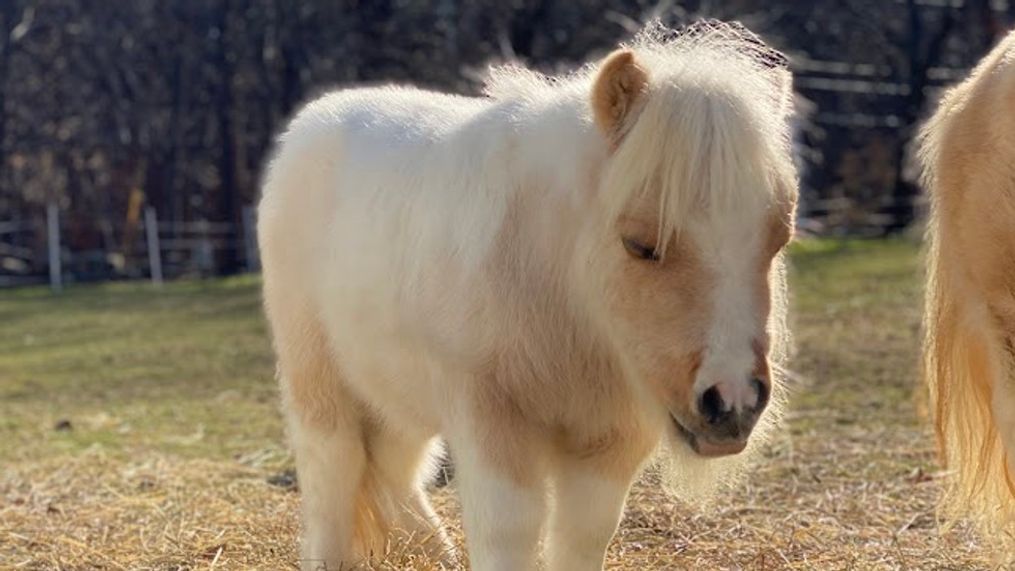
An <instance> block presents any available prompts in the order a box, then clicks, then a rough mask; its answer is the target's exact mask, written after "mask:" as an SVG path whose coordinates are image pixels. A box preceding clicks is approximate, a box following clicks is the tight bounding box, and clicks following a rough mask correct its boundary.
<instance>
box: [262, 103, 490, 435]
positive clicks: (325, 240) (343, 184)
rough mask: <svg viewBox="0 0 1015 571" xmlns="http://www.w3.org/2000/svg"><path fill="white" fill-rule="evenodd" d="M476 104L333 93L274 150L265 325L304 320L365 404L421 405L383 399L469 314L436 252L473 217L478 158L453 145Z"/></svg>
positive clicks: (265, 219) (451, 268) (265, 223)
mask: <svg viewBox="0 0 1015 571" xmlns="http://www.w3.org/2000/svg"><path fill="white" fill-rule="evenodd" d="M488 106H489V105H488V103H487V102H486V100H482V99H469V98H464V97H457V96H451V95H443V94H434V93H428V92H421V91H417V90H409V89H397V88H376V89H356V90H349V91H340V92H336V93H333V94H330V95H327V96H325V97H323V98H321V99H319V100H317V101H314V102H311V103H310V104H309V105H307V106H306V107H305V108H304V109H303V110H302V111H301V112H300V113H299V114H297V116H296V117H295V118H294V119H293V121H292V123H291V125H290V127H289V129H288V130H287V131H286V132H285V134H284V135H283V136H282V137H281V138H280V144H279V147H278V150H277V154H276V156H275V158H274V160H273V161H272V163H271V166H270V167H269V169H268V171H267V173H266V177H265V183H264V188H263V195H262V199H261V204H260V207H259V213H258V214H259V221H258V233H259V236H258V237H259V241H260V245H261V249H262V265H263V272H264V286H265V299H266V306H267V310H268V316H269V320H271V321H272V322H273V326H274V323H275V322H276V321H285V320H287V319H289V317H288V315H292V314H294V313H297V312H304V313H306V314H308V315H309V316H311V318H312V319H313V320H314V322H315V326H319V327H320V328H321V329H322V330H323V331H324V332H325V333H326V336H327V338H328V340H329V343H330V350H331V353H332V354H333V355H334V357H336V358H337V359H338V360H339V361H340V362H341V367H342V369H343V370H344V371H345V376H347V377H349V378H347V379H346V380H347V382H349V383H351V384H353V385H357V386H358V387H359V390H360V391H361V395H362V396H363V398H364V400H367V401H369V402H390V403H394V402H400V401H406V400H407V401H409V402H417V403H421V402H422V401H423V400H424V398H425V397H423V395H422V394H420V393H417V394H416V396H415V397H414V399H396V398H393V397H390V394H393V393H394V391H395V390H396V387H397V386H398V385H399V384H400V383H404V382H405V379H404V378H399V377H407V376H414V377H417V381H419V379H418V377H420V371H422V370H425V369H426V368H427V367H429V366H430V364H429V363H428V362H427V359H428V354H429V353H430V352H432V348H433V345H434V344H436V343H438V342H439V341H436V340H435V339H439V338H444V339H446V338H447V335H451V336H453V337H455V338H458V337H459V334H458V333H457V331H459V330H460V329H461V327H459V325H461V324H460V323H459V322H457V321H456V317H455V315H452V314H453V313H463V314H464V313H465V312H466V311H467V309H466V306H467V305H468V304H467V303H466V301H465V300H463V299H462V295H461V292H462V291H464V290H466V289H468V287H467V286H466V285H464V283H463V279H464V278H462V279H459V278H461V276H463V275H464V273H463V272H461V271H459V270H460V268H456V266H455V264H453V263H452V262H450V261H449V260H448V252H449V251H450V250H451V249H454V248H455V247H456V242H461V241H462V240H459V239H458V237H456V236H455V235H454V233H455V232H457V231H459V230H458V229H460V228H463V227H469V226H470V224H469V223H468V221H467V220H458V223H454V222H455V220H453V219H454V218H455V216H459V217H460V218H475V211H482V210H483V208H477V207H475V205H474V201H473V202H471V203H470V201H467V200H466V201H463V200H460V197H461V196H462V195H463V193H467V192H468V190H469V188H470V184H476V180H477V177H479V176H480V174H479V173H481V171H480V170H478V169H474V168H473V167H471V166H469V165H470V164H471V163H472V162H473V161H471V160H470V157H472V156H475V155H477V154H480V153H481V152H483V151H481V150H480V151H477V149H476V146H477V145H475V144H473V145H469V144H463V138H464V139H468V138H469V137H471V136H472V135H471V134H470V132H472V131H475V129H474V128H473V126H472V125H473V124H474V123H475V122H476V121H475V120H474V119H475V118H476V115H477V114H479V113H482V112H483V110H484V109H486V108H488ZM463 131H466V132H467V133H466V134H465V135H463V134H462V132H463ZM480 138H481V139H484V140H485V139H489V138H488V137H480ZM470 153H471V154H470ZM470 173H471V174H470ZM463 203H470V204H473V206H469V208H471V209H472V210H470V211H469V212H468V213H465V214H463V211H462V204H463ZM476 241H479V239H478V238H477V240H476ZM456 276H457V277H456ZM469 279H472V278H469ZM448 308H452V309H453V310H454V311H452V310H449V309H448ZM458 310H461V311H458ZM424 316H425V317H426V319H424ZM276 329H277V328H276ZM452 330H454V332H452ZM449 332H450V333H449ZM402 386H403V387H405V386H407V385H402ZM403 390H404V389H403ZM413 408H418V410H405V411H399V413H398V414H401V415H403V416H406V415H407V416H410V417H415V418H417V419H418V420H419V421H421V422H423V421H425V422H427V423H428V424H430V423H431V422H430V420H431V419H423V418H420V417H421V416H423V414H424V413H423V410H422V409H425V408H427V407H413Z"/></svg>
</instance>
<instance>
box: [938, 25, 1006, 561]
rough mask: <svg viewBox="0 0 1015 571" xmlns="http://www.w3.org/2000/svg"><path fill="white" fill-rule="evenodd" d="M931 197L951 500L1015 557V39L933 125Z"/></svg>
mask: <svg viewBox="0 0 1015 571" xmlns="http://www.w3.org/2000/svg"><path fill="white" fill-rule="evenodd" d="M921 151H922V153H921V157H922V159H923V162H924V165H925V167H926V169H925V170H926V174H925V176H926V182H927V187H928V189H929V190H930V194H931V216H930V222H929V227H928V233H929V239H930V250H929V255H928V260H929V266H930V267H929V276H928V284H927V300H926V316H925V331H926V338H925V342H924V373H925V378H926V383H927V386H928V388H929V389H930V397H931V404H932V406H931V410H932V412H933V414H934V417H935V418H934V420H935V423H936V429H937V438H938V447H939V450H940V453H941V457H942V459H943V461H944V462H945V464H946V465H947V467H948V468H950V469H951V470H952V477H951V479H950V481H949V490H948V494H947V496H946V498H945V502H944V505H945V507H946V509H947V511H948V512H949V514H950V515H952V516H954V515H959V514H964V515H970V516H972V517H973V518H974V519H975V520H977V521H978V523H980V524H981V527H982V528H983V530H984V531H985V532H986V534H985V536H986V537H987V538H988V540H1002V544H1003V543H1007V544H1008V549H1011V551H1009V554H1015V479H1013V474H1015V362H1013V358H1015V33H1013V34H1011V35H1009V36H1008V38H1007V39H1005V40H1004V41H1003V42H1002V43H1001V44H1000V45H999V46H998V47H997V48H995V49H994V51H993V52H991V53H990V55H988V56H987V57H986V58H985V59H984V60H983V61H982V62H981V63H980V64H979V66H977V68H976V69H975V70H974V71H973V74H972V77H970V78H969V79H968V80H966V81H965V82H964V83H962V84H961V85H959V86H958V87H955V88H954V89H952V90H951V91H950V92H948V94H947V95H946V96H945V97H944V100H943V101H942V103H941V106H940V109H939V110H938V111H937V113H936V114H935V115H934V117H933V118H932V119H931V120H930V122H929V123H928V124H927V126H926V127H925V128H924V131H923V135H922V149H921Z"/></svg>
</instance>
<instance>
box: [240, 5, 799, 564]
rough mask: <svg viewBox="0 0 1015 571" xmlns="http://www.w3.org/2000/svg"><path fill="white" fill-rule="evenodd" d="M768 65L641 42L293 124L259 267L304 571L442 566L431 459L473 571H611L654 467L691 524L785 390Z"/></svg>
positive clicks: (788, 164) (716, 32)
mask: <svg viewBox="0 0 1015 571" xmlns="http://www.w3.org/2000/svg"><path fill="white" fill-rule="evenodd" d="M783 61H784V60H782V58H781V56H780V55H779V54H778V53H777V52H774V51H772V50H770V49H769V48H767V47H765V46H764V44H762V43H761V42H760V40H758V39H757V38H756V37H755V36H753V35H751V34H750V33H749V32H746V31H745V30H743V29H742V28H739V27H734V26H729V25H725V24H716V23H709V24H704V25H700V26H697V27H695V28H693V29H692V30H691V31H688V32H684V33H682V34H674V33H673V32H671V31H669V30H666V29H664V28H662V27H661V26H658V25H654V26H650V27H649V28H648V29H647V30H646V31H644V32H643V33H641V34H640V35H639V36H638V37H637V38H636V39H635V40H634V41H633V42H632V43H631V44H630V45H627V46H623V47H621V48H620V49H618V50H617V51H615V52H613V53H612V54H610V55H609V56H608V57H606V58H605V59H604V60H602V61H601V62H599V63H598V64H595V65H590V66H588V67H586V68H585V69H583V70H581V71H579V72H576V73H574V74H572V75H569V76H566V77H559V78H548V77H544V76H541V75H538V74H536V73H533V72H531V71H527V70H525V69H521V68H518V67H506V68H500V69H495V70H493V71H492V74H491V79H490V82H489V84H488V85H487V89H486V96H485V97H482V98H474V99H473V98H465V97H458V96H453V95H443V94H438V93H430V92H425V91H419V90H416V89H408V88H398V87H380V88H369V89H352V90H345V91H340V92H337V93H333V94H331V95H327V96H325V97H323V98H322V99H319V100H317V101H315V102H313V103H310V104H309V105H308V106H307V107H306V108H305V109H303V110H302V111H301V112H300V113H299V114H298V115H297V117H296V118H295V119H294V120H293V122H292V124H291V125H290V126H289V128H288V130H287V131H286V133H285V134H284V135H283V136H282V137H281V142H280V147H279V150H278V154H277V156H276V157H275V158H274V160H273V162H272V163H271V166H270V168H269V170H268V173H267V177H266V182H265V186H264V196H263V199H262V201H261V204H260V212H259V215H260V226H259V240H260V245H261V249H262V253H263V261H264V295H265V305H266V310H267V314H268V318H269V320H270V323H271V328H272V332H273V336H274V343H275V349H276V352H277V355H278V367H279V376H280V382H281V385H282V391H283V399H284V403H283V404H284V408H285V412H286V415H287V419H288V427H289V435H290V438H291V443H292V446H293V450H294V453H295V458H296V465H297V470H298V474H299V479H300V486H301V489H302V493H303V520H304V521H303V523H304V532H305V537H304V547H303V556H304V558H305V560H306V563H305V565H306V566H308V567H311V568H313V567H314V566H315V565H324V564H327V566H328V568H330V569H337V568H338V567H339V565H341V564H345V565H349V564H354V563H355V562H356V561H360V560H362V559H363V558H367V557H369V556H370V555H371V553H373V554H377V553H379V552H380V551H379V550H381V549H383V546H384V542H385V540H386V539H389V538H390V537H391V535H390V534H391V533H392V532H394V531H395V530H403V531H408V532H410V533H412V534H413V536H414V537H429V538H431V540H432V539H433V538H437V543H441V542H442V539H441V538H442V536H441V533H440V531H439V528H438V522H437V518H436V516H435V514H434V512H433V510H432V509H431V507H430V506H429V504H428V502H427V499H426V497H425V496H424V494H423V492H422V488H421V482H423V481H424V480H425V478H426V477H427V475H428V474H429V473H430V471H431V470H430V466H431V464H432V462H431V459H432V458H433V452H434V448H435V446H434V444H435V442H437V440H436V438H437V437H438V435H440V436H441V437H443V439H444V440H445V441H446V442H447V443H448V445H449V447H450V451H451V453H452V455H453V457H454V460H455V462H456V478H457V491H458V493H459V494H460V497H461V502H462V508H463V524H464V528H465V535H466V540H467V548H468V551H469V554H470V560H471V563H472V568H473V569H476V570H481V571H486V570H494V569H500V570H511V571H517V570H527V569H534V568H536V566H537V565H538V563H537V561H538V560H539V559H540V557H543V558H544V559H545V565H546V567H547V568H549V569H552V570H576V569H599V568H601V566H602V564H603V559H604V554H605V549H606V546H607V544H608V542H609V541H610V538H611V537H612V535H613V533H614V531H615V530H616V527H617V524H618V522H619V520H620V517H621V512H622V510H623V505H624V501H625V497H626V495H627V492H628V488H629V486H630V485H631V483H632V481H633V480H634V479H635V477H636V476H637V474H638V473H639V471H640V470H641V469H642V468H643V467H644V465H645V464H646V462H647V461H648V459H649V458H650V457H651V456H652V453H653V451H654V450H656V449H657V447H658V448H661V449H662V452H661V454H660V455H661V456H664V457H666V458H669V459H673V458H676V460H674V461H671V462H668V463H667V464H668V465H669V466H670V467H671V469H672V470H675V471H677V472H678V473H677V474H675V476H674V478H673V479H674V480H675V481H676V483H677V484H678V487H682V488H684V489H685V490H686V491H688V493H689V494H692V495H691V496H690V497H692V498H693V497H694V494H701V493H704V492H703V490H704V489H705V488H707V487H708V486H707V485H708V484H713V483H714V482H716V481H719V480H724V479H728V478H729V477H730V476H731V475H732V474H733V473H734V472H735V468H736V466H737V465H738V464H739V462H738V461H737V460H742V457H743V456H744V455H743V454H740V455H739V457H738V458H735V459H734V458H733V456H734V455H738V454H739V453H741V452H742V451H744V450H745V448H755V447H756V446H757V441H758V440H759V438H757V437H756V438H753V439H751V443H750V444H748V437H749V435H750V434H751V433H752V429H754V428H755V426H756V425H758V426H761V427H764V426H767V425H769V424H771V422H772V418H773V416H774V415H775V411H774V409H775V408H778V407H777V406H773V405H772V404H769V403H771V402H773V401H778V397H779V391H780V387H779V378H778V371H780V369H781V368H780V367H779V366H778V365H779V363H780V361H781V360H782V357H783V353H784V346H785V343H784V334H785V323H784V319H783V317H784V304H783V297H784V295H783V294H784V287H785V286H784V280H783V273H782V264H781V257H780V251H781V250H782V248H783V246H784V245H785V244H786V243H787V241H788V240H789V239H790V237H791V234H792V229H793V218H794V208H795V204H796V197H797V189H796V184H797V181H796V173H795V169H794V165H793V161H792V158H791V149H790V146H791V143H790V137H789V127H788V122H789V121H788V116H789V114H790V108H791V85H790V84H791V81H790V78H789V73H788V72H787V71H786V69H785V67H784V64H783V63H782V62H783ZM766 404H768V406H767V408H766ZM754 432H756V433H757V432H758V430H755V431H754ZM660 445H661V446H660ZM692 483H693V484H695V485H693V486H692V485H690V484H692ZM697 484H705V486H701V485H697ZM541 544H542V545H545V546H546V549H545V551H546V553H544V554H541V553H540V547H539V546H540V545H541ZM439 547H440V548H444V545H440V546H439Z"/></svg>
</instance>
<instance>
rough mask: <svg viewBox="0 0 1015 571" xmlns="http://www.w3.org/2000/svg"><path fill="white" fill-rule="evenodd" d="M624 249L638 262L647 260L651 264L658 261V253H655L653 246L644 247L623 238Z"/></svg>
mask: <svg viewBox="0 0 1015 571" xmlns="http://www.w3.org/2000/svg"><path fill="white" fill-rule="evenodd" d="M623 242H624V249H625V250H627V253H628V254H631V256H633V257H635V258H638V259H639V260H649V261H652V262H658V261H659V253H658V252H656V248H655V246H646V245H645V244H642V243H641V242H639V241H637V240H634V239H632V238H623Z"/></svg>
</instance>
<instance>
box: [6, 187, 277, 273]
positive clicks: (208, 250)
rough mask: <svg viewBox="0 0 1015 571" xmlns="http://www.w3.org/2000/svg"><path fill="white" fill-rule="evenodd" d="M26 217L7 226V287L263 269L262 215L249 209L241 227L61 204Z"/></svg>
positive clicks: (151, 210) (244, 212)
mask: <svg viewBox="0 0 1015 571" xmlns="http://www.w3.org/2000/svg"><path fill="white" fill-rule="evenodd" d="M32 214H33V215H32V216H29V217H26V218H23V219H14V220H3V221H0V288H3V287H16V286H25V285H39V284H46V283H48V284H49V285H50V287H51V288H52V289H53V290H54V291H59V290H61V289H62V288H63V286H64V284H65V283H74V282H94V281H108V280H124V279H148V280H151V282H152V283H153V284H155V285H161V284H162V282H163V281H164V280H167V279H178V278H183V277H207V276H213V275H220V274H221V273H222V267H223V266H224V264H223V260H225V259H230V260H238V261H239V264H238V266H237V267H239V268H240V269H241V270H242V271H247V272H256V271H258V270H260V257H259V254H258V250H257V238H256V214H255V209H254V208H253V207H252V206H249V205H248V206H244V207H243V209H242V218H241V221H240V222H239V223H233V222H213V221H208V220H163V219H160V218H159V216H158V213H157V212H156V210H155V209H154V208H152V207H150V206H149V207H146V208H145V209H144V210H143V212H142V213H140V215H139V216H138V217H137V218H136V220H126V221H122V222H118V223H113V222H109V221H96V220H94V219H89V218H87V217H84V216H80V215H78V216H74V215H72V214H69V213H66V212H61V210H60V208H59V207H58V206H57V205H56V204H55V203H49V204H47V206H46V208H45V209H43V210H42V211H41V212H37V213H32Z"/></svg>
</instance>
